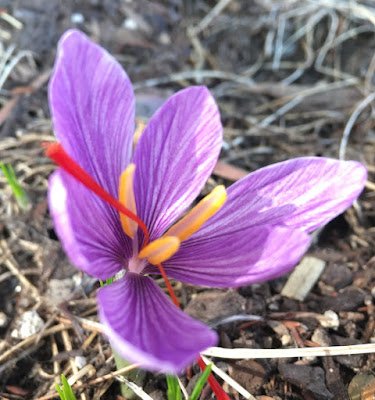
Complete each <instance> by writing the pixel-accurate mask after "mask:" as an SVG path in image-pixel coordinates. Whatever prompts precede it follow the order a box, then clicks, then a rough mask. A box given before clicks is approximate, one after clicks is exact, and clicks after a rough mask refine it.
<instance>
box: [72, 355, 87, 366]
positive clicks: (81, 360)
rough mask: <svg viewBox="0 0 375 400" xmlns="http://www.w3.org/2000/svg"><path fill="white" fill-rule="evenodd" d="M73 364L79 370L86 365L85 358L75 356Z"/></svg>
mask: <svg viewBox="0 0 375 400" xmlns="http://www.w3.org/2000/svg"><path fill="white" fill-rule="evenodd" d="M74 363H75V365H76V366H77V368H78V369H81V368H83V367H84V366H85V365H86V364H87V361H86V358H85V357H83V356H76V357H74Z"/></svg>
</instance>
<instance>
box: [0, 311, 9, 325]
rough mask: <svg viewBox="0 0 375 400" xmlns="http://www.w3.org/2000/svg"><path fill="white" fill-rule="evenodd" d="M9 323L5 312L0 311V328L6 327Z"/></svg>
mask: <svg viewBox="0 0 375 400" xmlns="http://www.w3.org/2000/svg"><path fill="white" fill-rule="evenodd" d="M7 325H8V318H7V316H6V314H5V313H3V312H2V311H0V328H5V327H6V326H7Z"/></svg>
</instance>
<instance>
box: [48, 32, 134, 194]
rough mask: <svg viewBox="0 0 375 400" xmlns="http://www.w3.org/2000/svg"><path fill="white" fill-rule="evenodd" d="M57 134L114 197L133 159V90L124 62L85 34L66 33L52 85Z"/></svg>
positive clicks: (71, 152)
mask: <svg viewBox="0 0 375 400" xmlns="http://www.w3.org/2000/svg"><path fill="white" fill-rule="evenodd" d="M49 102H50V108H51V114H52V120H53V125H54V129H55V134H56V137H57V139H58V140H59V141H60V142H61V143H62V145H63V146H64V148H65V150H66V151H67V152H68V154H69V155H70V156H71V157H73V158H74V159H75V160H76V161H77V162H78V163H79V164H81V165H82V167H83V168H84V169H85V170H86V171H87V172H88V173H89V174H90V175H92V176H93V177H94V178H95V179H97V180H98V181H99V183H100V184H101V185H102V186H103V187H104V188H105V189H106V190H108V191H109V192H110V193H111V194H112V195H113V196H115V197H117V194H118V185H119V177H120V174H121V172H122V171H123V170H124V168H125V167H126V165H127V164H128V163H129V160H130V156H131V150H132V140H133V133H134V107H135V106H134V95H133V90H132V87H131V84H130V81H129V78H128V76H127V75H126V73H125V71H124V70H123V69H122V67H121V66H120V64H119V63H118V62H117V61H116V60H115V59H114V58H113V57H112V56H111V55H109V54H108V53H107V52H106V51H105V50H104V49H102V48H101V47H100V46H98V45H97V44H95V43H94V42H92V41H91V40H90V39H89V38H88V37H87V36H86V35H84V34H83V33H81V32H79V31H77V30H70V31H68V32H66V33H65V34H64V36H63V37H62V38H61V40H60V43H59V47H58V53H57V58H56V62H55V68H54V72H53V75H52V78H51V81H50V85H49Z"/></svg>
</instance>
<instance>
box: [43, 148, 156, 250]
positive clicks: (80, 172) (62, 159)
mask: <svg viewBox="0 0 375 400" xmlns="http://www.w3.org/2000/svg"><path fill="white" fill-rule="evenodd" d="M43 147H44V148H45V149H46V151H45V154H46V156H47V157H49V158H50V159H51V160H53V161H54V162H55V163H56V164H57V165H58V166H59V167H60V168H62V169H63V170H64V171H65V172H67V173H68V174H70V175H71V176H73V177H74V178H75V179H77V181H78V182H81V183H82V184H83V185H84V186H85V187H87V189H90V190H91V191H92V192H94V193H95V194H96V195H97V196H99V197H100V198H101V199H103V200H104V201H105V202H107V203H108V204H109V205H110V206H112V207H113V208H115V209H116V210H117V211H118V212H120V213H122V214H124V215H126V216H127V217H128V218H130V219H132V220H133V221H135V222H136V223H137V224H138V225H139V227H140V228H141V229H142V231H143V233H144V235H145V240H144V243H143V247H144V246H146V245H147V243H148V241H149V233H148V229H147V227H146V225H145V224H144V222H143V221H142V220H141V219H140V218H139V217H137V216H136V215H135V214H133V213H132V212H131V211H130V210H128V209H127V208H126V207H125V206H123V205H122V204H121V203H120V202H119V201H118V200H116V199H115V198H114V197H113V196H111V195H110V194H109V193H108V192H107V191H106V190H105V189H103V188H102V187H101V186H100V185H99V183H98V182H97V181H96V180H95V179H94V178H92V177H91V176H90V175H89V174H88V173H87V172H86V171H85V170H84V169H83V168H82V167H81V166H80V165H79V164H78V163H77V162H75V161H74V160H73V159H72V158H71V157H70V156H69V155H68V154H67V153H66V151H65V150H64V148H63V147H62V145H61V144H60V143H43Z"/></svg>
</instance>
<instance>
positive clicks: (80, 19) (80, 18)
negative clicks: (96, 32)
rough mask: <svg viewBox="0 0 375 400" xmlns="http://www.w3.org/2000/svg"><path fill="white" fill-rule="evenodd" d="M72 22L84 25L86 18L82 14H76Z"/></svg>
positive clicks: (72, 17) (73, 15)
mask: <svg viewBox="0 0 375 400" xmlns="http://www.w3.org/2000/svg"><path fill="white" fill-rule="evenodd" d="M70 20H71V21H72V24H82V23H83V22H84V21H85V17H84V16H83V15H82V14H81V13H74V14H72V16H71V18H70Z"/></svg>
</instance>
